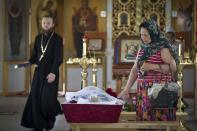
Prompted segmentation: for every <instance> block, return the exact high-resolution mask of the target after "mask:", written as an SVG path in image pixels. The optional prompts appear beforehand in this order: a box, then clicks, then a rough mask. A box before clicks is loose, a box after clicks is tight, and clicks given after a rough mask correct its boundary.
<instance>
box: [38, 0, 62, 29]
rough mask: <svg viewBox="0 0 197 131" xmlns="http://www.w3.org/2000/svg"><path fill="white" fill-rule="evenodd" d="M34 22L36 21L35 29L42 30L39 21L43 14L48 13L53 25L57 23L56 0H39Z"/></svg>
mask: <svg viewBox="0 0 197 131" xmlns="http://www.w3.org/2000/svg"><path fill="white" fill-rule="evenodd" d="M36 13H37V14H36V22H37V29H38V31H39V32H40V31H41V30H42V27H41V25H40V21H41V19H42V17H43V16H45V15H50V16H52V17H53V19H54V23H55V25H57V23H58V17H57V1H56V0H43V1H40V3H39V5H38V7H37V12H36Z"/></svg>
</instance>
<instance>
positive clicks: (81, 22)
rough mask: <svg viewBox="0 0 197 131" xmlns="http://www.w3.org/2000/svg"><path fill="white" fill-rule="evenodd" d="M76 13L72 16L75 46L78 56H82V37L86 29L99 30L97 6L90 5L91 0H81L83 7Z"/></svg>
mask: <svg viewBox="0 0 197 131" xmlns="http://www.w3.org/2000/svg"><path fill="white" fill-rule="evenodd" d="M74 11H75V14H74V16H73V18H72V26H73V36H74V37H73V38H74V46H75V49H76V53H77V57H82V50H83V49H82V48H83V47H82V43H83V41H82V38H83V36H84V33H85V31H96V30H97V15H96V8H94V9H91V8H90V7H89V0H81V7H80V8H79V9H77V10H76V9H75V8H74Z"/></svg>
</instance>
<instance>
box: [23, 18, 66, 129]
mask: <svg viewBox="0 0 197 131" xmlns="http://www.w3.org/2000/svg"><path fill="white" fill-rule="evenodd" d="M53 26H54V24H53V19H52V17H50V16H45V17H43V18H42V28H43V30H44V31H43V33H41V34H39V35H37V36H36V38H35V44H34V49H33V52H32V55H31V57H30V59H29V61H28V62H29V63H30V64H36V68H35V71H34V76H33V81H32V85H31V91H30V94H29V97H28V99H27V103H26V105H25V108H24V112H23V116H22V120H21V125H22V126H24V127H27V128H33V130H34V131H42V130H43V129H45V130H50V129H52V128H53V126H54V123H55V120H56V119H55V117H56V115H58V114H62V110H61V105H60V103H59V102H58V100H57V94H58V83H59V67H60V65H61V63H62V61H63V40H62V37H61V36H59V35H58V34H57V33H55V32H54V30H53Z"/></svg>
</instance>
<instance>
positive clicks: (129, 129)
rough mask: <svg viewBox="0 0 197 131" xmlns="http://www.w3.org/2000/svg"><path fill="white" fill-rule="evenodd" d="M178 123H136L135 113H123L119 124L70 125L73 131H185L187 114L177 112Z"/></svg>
mask: <svg viewBox="0 0 197 131" xmlns="http://www.w3.org/2000/svg"><path fill="white" fill-rule="evenodd" d="M176 115H177V120H176V121H135V116H136V113H135V112H122V113H121V115H120V119H119V122H118V123H70V126H71V128H72V131H120V130H121V131H135V130H136V129H165V130H166V131H170V130H171V129H173V130H178V131H183V130H185V129H184V127H183V125H182V122H183V121H184V119H185V117H186V116H187V113H185V112H177V114H176Z"/></svg>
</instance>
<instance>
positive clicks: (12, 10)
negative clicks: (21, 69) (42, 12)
mask: <svg viewBox="0 0 197 131" xmlns="http://www.w3.org/2000/svg"><path fill="white" fill-rule="evenodd" d="M8 2H9V4H8V25H9V26H8V28H9V30H8V31H9V33H8V34H9V40H10V47H11V56H13V57H17V56H19V53H20V44H21V38H22V30H23V29H22V25H23V23H22V21H23V20H22V12H23V10H22V9H23V8H22V7H21V6H20V4H19V3H18V2H17V0H12V1H11V0H10V1H8Z"/></svg>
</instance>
